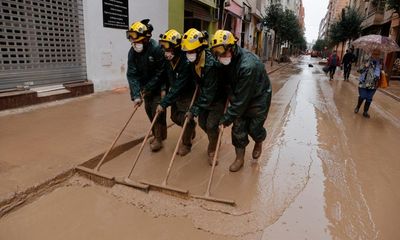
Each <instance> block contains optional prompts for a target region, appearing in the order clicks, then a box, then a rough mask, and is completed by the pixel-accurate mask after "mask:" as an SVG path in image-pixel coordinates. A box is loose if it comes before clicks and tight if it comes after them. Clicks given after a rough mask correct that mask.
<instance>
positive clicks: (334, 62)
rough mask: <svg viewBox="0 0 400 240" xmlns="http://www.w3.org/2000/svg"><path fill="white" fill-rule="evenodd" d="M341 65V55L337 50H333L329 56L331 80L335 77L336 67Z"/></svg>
mask: <svg viewBox="0 0 400 240" xmlns="http://www.w3.org/2000/svg"><path fill="white" fill-rule="evenodd" d="M338 66H340V59H339V56H338V55H337V54H336V50H333V52H332V54H331V55H330V56H329V58H328V67H329V80H332V79H333V76H334V75H335V72H336V67H338Z"/></svg>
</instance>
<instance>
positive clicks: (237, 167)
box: [229, 148, 246, 172]
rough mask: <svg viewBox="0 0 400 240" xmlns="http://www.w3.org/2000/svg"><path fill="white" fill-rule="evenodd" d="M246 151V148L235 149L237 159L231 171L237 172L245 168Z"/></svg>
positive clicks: (230, 168)
mask: <svg viewBox="0 0 400 240" xmlns="http://www.w3.org/2000/svg"><path fill="white" fill-rule="evenodd" d="M245 151H246V149H245V148H235V152H236V159H235V161H234V162H233V163H232V164H231V166H230V167H229V171H231V172H237V171H239V170H240V169H241V168H242V167H243V164H244V154H245Z"/></svg>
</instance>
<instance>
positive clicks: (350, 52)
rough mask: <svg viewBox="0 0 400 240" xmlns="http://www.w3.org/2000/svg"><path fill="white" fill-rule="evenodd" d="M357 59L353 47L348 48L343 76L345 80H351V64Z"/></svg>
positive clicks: (344, 58)
mask: <svg viewBox="0 0 400 240" xmlns="http://www.w3.org/2000/svg"><path fill="white" fill-rule="evenodd" d="M355 60H356V56H355V55H354V54H353V50H352V49H347V50H346V54H345V55H344V56H343V61H342V64H343V70H344V73H343V75H344V76H343V77H344V81H349V77H350V72H351V65H352V64H353V62H355Z"/></svg>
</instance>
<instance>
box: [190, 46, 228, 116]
mask: <svg viewBox="0 0 400 240" xmlns="http://www.w3.org/2000/svg"><path fill="white" fill-rule="evenodd" d="M204 51H205V65H204V68H202V70H201V76H199V75H198V74H197V73H196V72H195V70H194V69H195V68H194V64H192V69H193V72H194V76H195V81H196V83H197V84H198V85H199V94H198V97H197V99H196V101H195V102H194V104H193V106H192V108H191V109H190V112H192V113H193V115H194V116H198V115H199V114H200V112H201V111H202V110H211V109H212V107H213V105H214V104H215V103H216V102H219V101H226V98H227V93H226V91H225V87H224V84H223V82H222V81H221V79H220V78H219V74H218V73H219V72H218V71H219V67H220V64H219V62H217V60H216V59H215V58H214V56H213V55H212V54H211V52H210V50H209V49H205V50H204Z"/></svg>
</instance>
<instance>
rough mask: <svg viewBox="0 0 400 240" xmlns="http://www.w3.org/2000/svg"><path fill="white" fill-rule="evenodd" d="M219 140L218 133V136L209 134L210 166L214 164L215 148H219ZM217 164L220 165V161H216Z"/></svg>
mask: <svg viewBox="0 0 400 240" xmlns="http://www.w3.org/2000/svg"><path fill="white" fill-rule="evenodd" d="M217 141H218V135H216V136H213V135H208V148H207V155H208V164H209V165H210V166H212V164H213V160H214V155H215V149H216V148H217ZM215 165H218V161H216V162H215Z"/></svg>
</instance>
